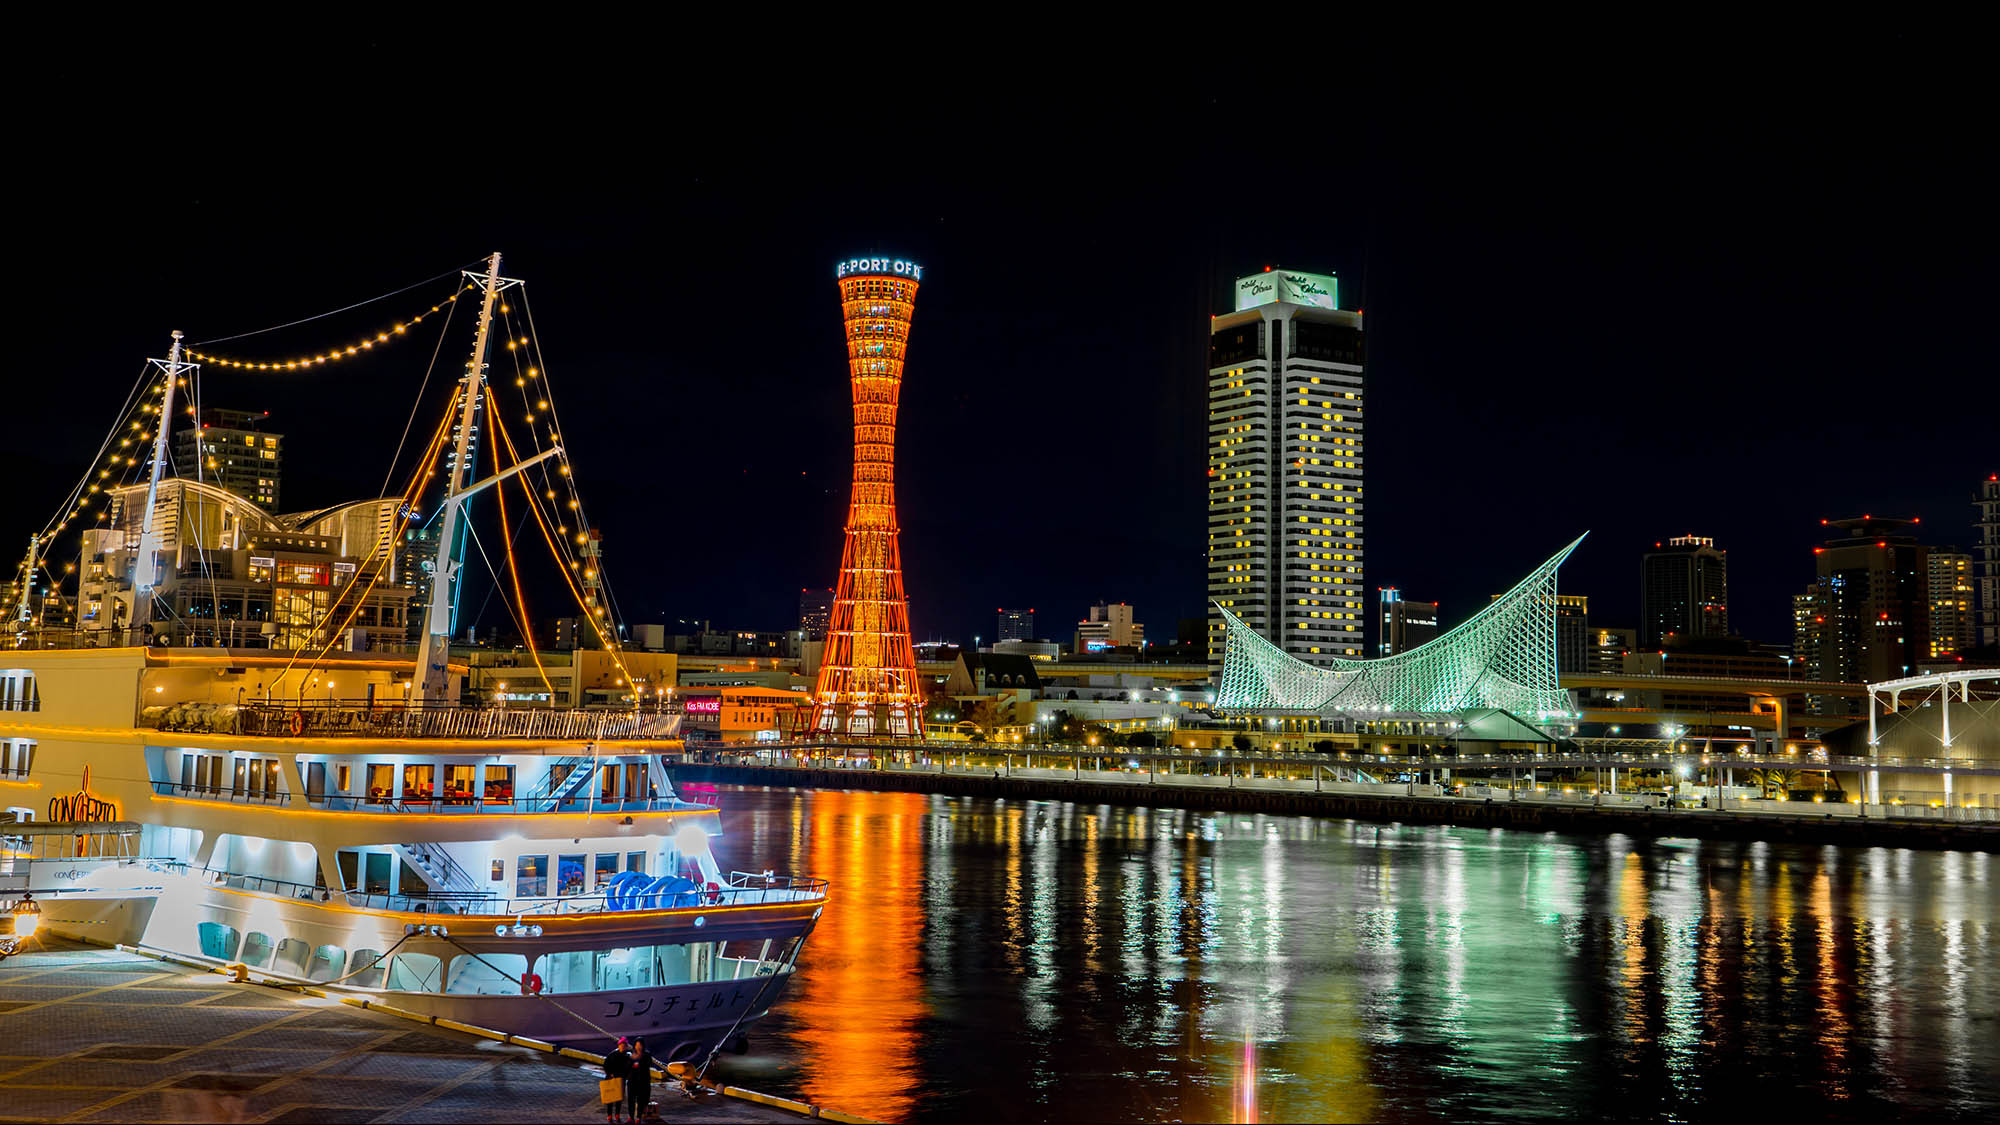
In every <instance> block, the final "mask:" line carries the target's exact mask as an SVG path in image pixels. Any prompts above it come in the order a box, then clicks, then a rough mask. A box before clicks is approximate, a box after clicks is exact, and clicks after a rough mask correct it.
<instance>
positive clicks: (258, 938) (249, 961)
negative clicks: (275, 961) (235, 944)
mask: <svg viewBox="0 0 2000 1125" xmlns="http://www.w3.org/2000/svg"><path fill="white" fill-rule="evenodd" d="M241 960H242V962H243V963H244V964H245V965H249V966H251V967H252V968H257V969H262V968H265V967H267V966H269V965H270V963H271V938H270V935H268V934H261V933H258V932H257V931H256V930H252V931H250V933H249V934H248V935H247V936H246V937H244V939H243V956H242V958H241Z"/></svg>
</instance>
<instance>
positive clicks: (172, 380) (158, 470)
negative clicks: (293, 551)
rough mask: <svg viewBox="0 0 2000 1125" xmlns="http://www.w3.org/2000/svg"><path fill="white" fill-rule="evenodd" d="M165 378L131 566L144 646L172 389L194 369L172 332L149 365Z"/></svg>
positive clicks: (135, 618)
mask: <svg viewBox="0 0 2000 1125" xmlns="http://www.w3.org/2000/svg"><path fill="white" fill-rule="evenodd" d="M151 362H152V364H153V365H154V366H155V367H157V368H159V369H160V371H161V373H162V374H164V375H165V377H166V381H167V389H166V393H164V394H163V395H161V396H160V416H159V418H158V419H156V421H157V422H158V423H159V424H158V426H157V427H156V432H155V433H154V435H153V470H152V476H151V478H150V479H149V480H148V481H147V482H146V513H145V516H144V517H143V519H142V520H141V521H140V524H139V557H138V559H137V560H135V561H134V563H133V565H132V623H131V625H130V626H128V627H129V628H130V629H131V630H132V631H133V632H135V633H139V634H141V636H140V643H142V644H143V643H144V642H145V638H144V636H143V634H144V633H145V632H146V629H147V627H148V626H149V625H150V624H151V623H152V620H153V588H154V587H156V586H158V585H159V584H160V577H161V576H160V560H159V553H160V529H159V528H157V527H155V526H153V516H154V509H155V506H156V505H157V503H158V502H159V498H160V476H161V474H162V473H164V472H165V471H166V468H167V452H168V450H167V432H168V431H169V430H171V429H172V428H173V424H174V387H175V386H176V385H177V384H179V382H180V379H181V374H182V373H183V372H187V371H192V370H194V368H195V365H194V364H192V363H182V362H181V333H180V332H179V331H175V333H174V342H173V346H172V347H170V348H168V349H167V358H165V359H156V360H152V361H151ZM196 460H197V461H199V460H200V450H199V449H197V450H196Z"/></svg>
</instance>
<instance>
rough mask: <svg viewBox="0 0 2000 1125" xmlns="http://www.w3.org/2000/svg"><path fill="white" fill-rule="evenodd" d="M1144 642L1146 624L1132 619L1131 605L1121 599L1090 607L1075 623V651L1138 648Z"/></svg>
mask: <svg viewBox="0 0 2000 1125" xmlns="http://www.w3.org/2000/svg"><path fill="white" fill-rule="evenodd" d="M1145 643H1146V627H1145V626H1144V625H1141V624H1139V623H1137V622H1135V621H1133V620H1132V607H1131V606H1129V605H1127V604H1125V603H1124V602H1109V603H1105V602H1099V603H1098V604H1096V605H1094V606H1091V607H1090V616H1089V617H1087V618H1085V619H1083V620H1082V621H1079V622H1077V623H1076V649H1075V651H1076V652H1103V651H1104V650H1106V649H1112V648H1138V647H1139V646H1141V645H1143V644H1145Z"/></svg>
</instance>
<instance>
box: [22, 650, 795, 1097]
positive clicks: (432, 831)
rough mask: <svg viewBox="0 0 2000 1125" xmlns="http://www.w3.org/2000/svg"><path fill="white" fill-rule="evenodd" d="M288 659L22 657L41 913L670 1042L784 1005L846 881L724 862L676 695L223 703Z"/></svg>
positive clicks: (392, 673)
mask: <svg viewBox="0 0 2000 1125" xmlns="http://www.w3.org/2000/svg"><path fill="white" fill-rule="evenodd" d="M286 660H287V655H286V654H284V653H282V652H272V651H217V650H213V649H209V650H202V649H180V650H171V649H169V650H160V649H150V650H149V649H137V648H128V649H79V650H66V651H65V650H45V651H15V652H0V677H4V685H3V686H4V696H0V706H4V707H5V709H4V710H0V807H5V808H6V810H7V811H8V812H10V813H11V814H12V822H11V823H8V824H6V825H4V826H0V834H5V835H6V836H7V845H8V847H7V853H8V859H7V867H8V869H9V873H10V874H12V875H13V876H15V878H14V879H13V880H11V881H12V882H14V883H15V884H17V885H25V886H26V887H28V888H30V889H32V890H34V891H35V892H36V899H37V900H38V901H39V902H41V903H42V908H43V927H44V928H45V929H46V930H48V931H51V932H54V933H58V934H64V935H68V936H72V937H76V938H82V939H85V940H88V941H92V942H99V943H106V944H113V943H126V944H131V945H136V946H140V947H142V948H151V949H156V950H162V951H166V952H171V953H176V954H180V955H182V956H187V957H196V958H200V959H203V960H206V961H210V962H214V963H216V964H218V965H224V964H232V963H241V964H244V965H246V966H249V967H250V968H252V969H256V970H258V971H259V972H262V973H271V974H274V975H278V976H282V977H288V978H293V979H296V980H299V981H307V982H317V983H320V984H324V985H328V986H332V987H334V988H338V989H345V990H351V991H356V992H363V993H370V994H375V995H379V996H381V997H382V998H383V999H384V1000H385V1002H388V1003H391V1004H394V1005H395V1006H398V1007H402V1008H406V1009H408V1010H411V1011H415V1012H419V1013H422V1014H424V1015H435V1016H441V1017H446V1018H450V1019H455V1020H460V1021H463V1022H466V1023H470V1024H475V1025H479V1026H483V1027H491V1028H498V1029H502V1030H506V1031H510V1032H515V1033H518V1034H523V1035H528V1036H532V1037H535V1038H540V1039H547V1040H551V1041H556V1042H563V1041H576V1040H591V1039H602V1038H603V1037H605V1036H608V1035H634V1034H636V1035H642V1036H645V1037H646V1038H647V1040H648V1042H649V1045H651V1046H652V1048H653V1050H654V1051H655V1053H656V1054H657V1055H659V1056H660V1057H662V1058H666V1059H673V1058H676V1057H679V1058H687V1057H692V1056H695V1055H696V1054H698V1053H705V1051H706V1049H707V1048H709V1047H712V1046H714V1045H716V1044H717V1042H718V1040H719V1039H720V1038H721V1037H722V1036H723V1035H724V1034H725V1033H727V1032H729V1031H730V1029H731V1028H732V1027H739V1028H740V1027H744V1026H748V1024H749V1022H750V1021H751V1020H754V1019H755V1018H756V1017H757V1016H759V1015H761V1014H762V1013H763V1012H764V1011H765V1010H766V1009H768V1008H769V1007H770V1005H771V1004H772V1003H774V1002H775V1001H776V1000H777V999H778V996H779V994H780V993H781V992H782V991H783V989H784V986H785V983H786V980H787V979H788V978H789V977H790V975H791V973H792V971H793V965H794V963H795V962H796V960H797V958H798V954H799V950H800V947H801V945H802V944H803V943H804V941H805V939H806V937H807V935H809V934H810V933H811V932H812V929H813V924H814V922H815V921H816V920H817V919H818V917H819V914H820V910H821V908H822V907H823V905H824V903H825V885H824V884H823V883H820V882H817V881H813V880H800V879H789V878H781V877H779V876H777V875H775V874H771V873H758V874H745V873H740V872H724V871H723V870H722V869H721V868H720V866H719V865H718V863H717V861H716V858H715V854H714V851H713V849H712V845H711V841H712V840H713V839H714V838H715V837H716V836H718V835H719V834H720V827H719V823H718V815H717V812H716V809H715V808H714V807H712V806H709V805H705V804H700V803H695V802H689V801H685V800H680V799H678V798H677V797H676V796H675V794H674V792H673V789H672V786H671V784H670V782H669V781H668V779H667V777H666V776H665V774H664V773H663V772H662V770H661V766H660V758H659V757H658V755H657V751H658V750H659V749H660V748H661V741H660V740H661V739H663V738H665V737H668V736H671V735H673V734H674V733H676V728H677V726H678V719H679V716H677V715H669V714H665V713H659V712H646V713H639V712H616V711H549V710H498V709H461V708H432V709H417V708H393V709H391V708H369V707H366V706H364V704H363V702H361V701H359V700H357V701H354V702H351V703H339V702H336V703H333V704H322V705H319V706H296V705H278V704H273V705H244V706H239V705H237V704H234V703H233V702H228V701H230V700H233V699H235V698H236V697H237V695H238V694H239V691H238V689H239V688H245V689H254V688H255V687H256V686H257V684H258V681H259V678H260V677H264V678H268V677H270V676H271V675H272V674H273V673H275V672H276V671H277V670H278V669H279V668H280V667H282V666H283V665H284V664H285V662H286ZM410 669H411V665H410V663H409V662H408V661H407V660H404V661H396V660H382V659H361V658H342V659H335V660H330V661H327V662H325V663H324V664H323V666H322V673H323V674H325V675H328V676H338V677H340V678H343V679H349V680H350V681H351V682H352V683H353V684H355V685H356V686H357V687H364V688H365V685H369V684H374V685H377V687H378V692H377V694H380V695H383V696H388V695H390V694H391V690H392V689H395V688H396V687H397V685H398V684H399V683H400V682H402V681H404V680H407V678H408V677H409V675H410V674H411V673H410ZM175 728H182V729H175ZM293 730H299V731H301V733H300V734H298V735H294V734H292V733H291V732H292V731H293ZM266 731H275V732H277V733H265V732H266ZM538 984H539V990H538V989H537V988H536V986H537V985H538ZM524 985H525V987H524Z"/></svg>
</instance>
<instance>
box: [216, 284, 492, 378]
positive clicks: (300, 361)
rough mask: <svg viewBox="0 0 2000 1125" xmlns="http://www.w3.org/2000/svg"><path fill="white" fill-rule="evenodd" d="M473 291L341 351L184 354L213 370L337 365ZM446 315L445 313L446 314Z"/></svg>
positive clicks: (461, 290)
mask: <svg viewBox="0 0 2000 1125" xmlns="http://www.w3.org/2000/svg"><path fill="white" fill-rule="evenodd" d="M477 288H478V286H476V285H472V284H466V285H462V286H460V287H459V288H458V291H457V292H455V293H453V294H452V295H451V296H449V297H446V298H445V299H444V300H442V301H439V302H438V303H437V304H435V305H432V306H431V307H430V308H429V309H427V310H425V311H424V312H420V313H418V314H416V315H415V316H413V317H411V318H410V319H409V320H407V321H398V322H397V323H396V324H395V326H394V327H391V328H387V329H384V330H382V331H380V332H377V333H375V334H374V335H373V336H363V337H361V339H359V340H356V341H355V342H354V343H352V344H349V345H347V346H346V347H344V348H332V349H330V350H328V351H325V352H321V353H320V354H318V355H310V356H299V357H298V358H296V359H278V360H255V359H229V358H227V357H224V356H219V355H213V354H210V353H208V352H198V351H196V350H194V349H193V348H189V349H187V354H188V357H189V358H191V359H193V360H195V361H197V362H200V363H211V364H214V365H215V366H217V367H230V368H238V369H241V370H247V371H297V370H299V369H301V368H310V367H317V366H321V365H324V364H326V363H329V362H331V363H339V362H340V361H341V360H343V359H348V358H351V357H353V356H357V355H361V354H363V353H365V352H371V351H374V350H375V345H377V344H387V343H390V342H392V341H394V340H395V339H397V338H398V337H400V336H405V335H408V334H409V331H410V329H412V328H415V327H416V326H417V325H419V324H421V323H423V320H424V318H425V317H427V316H431V315H433V314H435V313H439V312H444V311H446V310H448V309H450V308H451V307H452V306H453V305H456V304H457V303H458V298H459V294H461V293H464V292H465V291H466V290H468V289H477ZM326 315H328V316H331V315H333V314H332V313H327V314H326ZM447 315H449V314H448V313H447Z"/></svg>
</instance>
